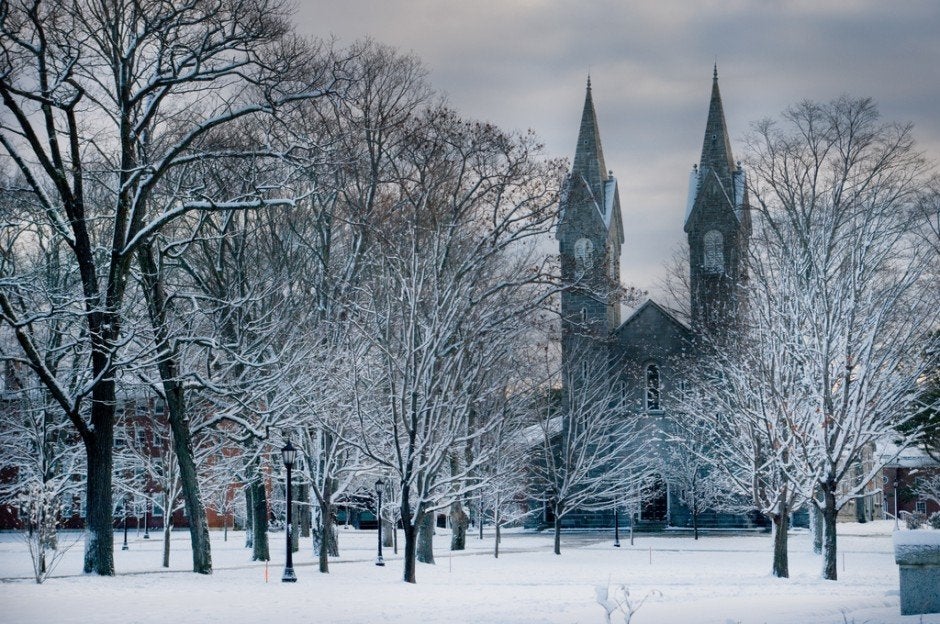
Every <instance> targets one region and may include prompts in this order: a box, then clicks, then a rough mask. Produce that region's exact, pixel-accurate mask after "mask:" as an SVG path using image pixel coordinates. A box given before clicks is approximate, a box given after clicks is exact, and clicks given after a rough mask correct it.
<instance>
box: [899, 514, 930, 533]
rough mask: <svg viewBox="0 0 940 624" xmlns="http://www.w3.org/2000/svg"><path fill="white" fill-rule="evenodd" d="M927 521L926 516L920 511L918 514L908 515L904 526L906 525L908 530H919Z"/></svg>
mask: <svg viewBox="0 0 940 624" xmlns="http://www.w3.org/2000/svg"><path fill="white" fill-rule="evenodd" d="M926 521H927V516H926V514H922V513H920V512H919V511H918V512H916V513H912V514H908V515H907V517H906V518H904V524H906V525H907V528H909V529H919V528H920V527H921V526H923V524H924V522H926Z"/></svg>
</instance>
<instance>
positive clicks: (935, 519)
mask: <svg viewBox="0 0 940 624" xmlns="http://www.w3.org/2000/svg"><path fill="white" fill-rule="evenodd" d="M930 526H931V527H933V528H935V529H940V511H935V512H933V513H932V514H930Z"/></svg>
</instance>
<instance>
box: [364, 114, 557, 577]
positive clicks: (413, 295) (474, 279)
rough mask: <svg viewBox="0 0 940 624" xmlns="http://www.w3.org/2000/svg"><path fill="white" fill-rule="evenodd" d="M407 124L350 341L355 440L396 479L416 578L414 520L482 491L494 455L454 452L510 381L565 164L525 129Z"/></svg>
mask: <svg viewBox="0 0 940 624" xmlns="http://www.w3.org/2000/svg"><path fill="white" fill-rule="evenodd" d="M402 132H404V134H403V135H402V139H401V140H400V141H399V143H398V145H397V147H396V153H395V155H394V159H393V165H394V167H395V170H396V177H395V178H394V184H393V185H385V187H384V188H383V191H384V194H383V196H382V205H383V206H384V208H385V210H384V212H382V213H379V214H376V215H375V216H374V218H373V221H372V222H371V223H370V224H369V225H370V228H371V229H370V236H372V237H373V241H374V242H373V245H374V248H373V249H372V250H371V251H372V253H371V254H370V257H369V261H370V266H369V267H368V271H366V272H365V273H364V280H363V283H362V290H361V293H362V299H361V303H360V304H359V306H357V307H356V308H355V309H352V310H350V320H351V322H352V323H354V325H355V327H356V328H357V329H356V332H355V338H354V340H356V341H359V342H361V341H364V342H365V344H367V345H369V349H368V351H367V352H366V353H365V354H364V355H363V356H362V357H361V358H357V361H356V362H355V366H354V369H355V370H356V371H358V372H357V373H356V375H357V386H356V387H357V389H358V393H357V396H358V397H359V398H357V401H356V408H357V412H356V413H357V418H358V419H359V420H360V422H361V429H362V432H361V435H360V436H359V439H353V440H350V441H351V442H352V443H355V444H359V445H360V446H361V447H362V450H363V452H364V453H365V454H366V455H367V456H369V457H370V458H371V459H372V460H373V461H375V462H376V463H377V464H378V465H379V469H380V470H382V471H385V472H387V473H388V474H390V475H393V478H394V479H395V480H396V481H397V482H398V489H399V500H400V508H401V519H402V524H403V528H404V535H405V571H404V579H405V581H407V582H415V561H416V547H417V529H418V526H419V525H421V524H422V522H423V521H424V519H425V517H427V516H428V515H429V514H431V513H433V512H434V511H435V510H437V509H442V508H444V507H447V506H449V505H450V504H451V503H452V502H453V501H455V500H458V499H460V498H463V497H464V496H465V495H466V494H467V493H468V492H470V491H473V490H474V489H475V488H477V487H479V482H478V481H477V478H478V477H477V476H476V475H477V474H478V468H479V466H481V465H482V464H484V463H485V461H486V459H487V455H485V454H484V455H477V456H474V457H470V458H469V461H460V462H457V463H456V464H454V463H451V459H452V457H453V454H454V453H461V454H462V453H463V451H464V449H465V446H466V445H468V444H473V443H474V441H476V440H478V439H480V438H481V437H483V436H484V435H485V434H486V433H487V432H488V431H491V430H492V429H493V428H494V427H495V425H496V415H493V414H489V413H484V412H483V411H482V410H481V409H480V406H481V405H483V406H485V405H486V404H487V402H488V401H487V399H488V397H490V396H491V395H492V393H494V392H496V391H497V389H498V388H502V387H503V386H504V383H505V380H497V379H496V375H497V373H496V372H495V371H497V370H503V369H502V368H501V367H499V366H497V365H496V364H497V363H498V362H500V361H501V360H502V359H503V358H504V357H505V355H506V353H507V352H509V351H511V350H512V349H514V348H515V346H516V344H517V342H516V341H517V340H518V338H519V336H521V332H522V331H523V329H522V328H523V327H524V325H523V324H522V323H521V322H520V321H521V320H522V319H523V318H524V317H525V315H526V314H527V312H528V311H530V310H533V309H535V306H537V304H538V301H539V293H538V290H537V288H535V285H536V284H538V281H539V280H540V279H541V278H542V271H541V267H540V266H539V263H537V262H533V260H532V257H531V256H528V255H526V254H525V251H526V242H527V241H530V240H532V239H533V238H534V237H535V236H538V235H544V234H545V233H546V232H547V231H548V228H549V227H550V225H551V223H552V221H553V219H554V215H555V213H554V208H553V202H554V201H555V198H556V194H557V189H558V184H559V180H560V167H559V166H558V163H543V162H540V161H539V160H538V157H537V145H536V144H535V143H534V142H533V140H532V139H531V137H516V136H511V135H507V134H505V133H502V132H500V131H499V130H497V129H496V128H494V127H492V126H489V125H486V124H474V123H470V122H465V121H463V120H460V119H459V118H457V117H456V116H455V115H454V114H453V113H452V112H450V111H448V110H446V109H441V108H433V109H431V110H429V111H426V112H422V113H418V114H415V115H414V116H413V117H411V118H410V119H409V120H408V123H407V124H406V125H405V126H404V127H403V128H402ZM497 381H498V382H499V383H497Z"/></svg>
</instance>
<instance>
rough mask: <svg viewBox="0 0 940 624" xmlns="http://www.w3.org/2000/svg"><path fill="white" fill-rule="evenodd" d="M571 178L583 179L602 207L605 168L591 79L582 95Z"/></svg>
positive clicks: (605, 175)
mask: <svg viewBox="0 0 940 624" xmlns="http://www.w3.org/2000/svg"><path fill="white" fill-rule="evenodd" d="M571 173H572V175H573V176H577V175H580V176H582V177H583V178H584V180H585V182H587V183H588V186H590V187H591V192H592V193H594V197H595V199H596V200H597V202H598V203H599V204H600V205H602V206H603V197H604V194H603V190H604V182H605V181H606V180H607V166H606V165H605V164H604V150H603V149H602V148H601V133H600V130H599V129H598V127H597V113H596V112H595V110H594V99H593V98H592V97H591V77H590V76H588V79H587V90H586V92H585V95H584V111H583V112H582V113H581V129H580V130H579V131H578V146H577V148H576V149H575V152H574V165H573V166H572V168H571Z"/></svg>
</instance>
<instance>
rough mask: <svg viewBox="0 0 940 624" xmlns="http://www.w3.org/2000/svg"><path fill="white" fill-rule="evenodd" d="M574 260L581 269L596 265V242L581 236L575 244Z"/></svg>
mask: <svg viewBox="0 0 940 624" xmlns="http://www.w3.org/2000/svg"><path fill="white" fill-rule="evenodd" d="M574 260H575V262H576V263H577V265H578V268H579V269H581V270H584V269H590V268H591V267H593V266H594V243H593V242H591V240H590V239H588V238H579V239H578V240H577V242H576V243H575V244H574Z"/></svg>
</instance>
